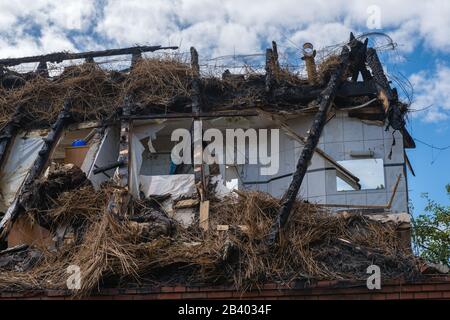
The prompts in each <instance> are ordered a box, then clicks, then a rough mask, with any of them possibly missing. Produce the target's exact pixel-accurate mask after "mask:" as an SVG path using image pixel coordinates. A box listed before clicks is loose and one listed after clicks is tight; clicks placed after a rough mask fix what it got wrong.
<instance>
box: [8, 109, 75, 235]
mask: <svg viewBox="0 0 450 320" xmlns="http://www.w3.org/2000/svg"><path fill="white" fill-rule="evenodd" d="M70 109H71V102H70V101H69V100H66V102H65V103H64V108H63V110H62V111H61V112H60V113H59V115H58V118H57V120H56V122H55V123H54V124H53V125H52V128H51V131H50V132H49V134H48V135H47V137H46V138H44V139H43V140H44V145H43V147H42V149H41V150H40V151H39V154H38V156H37V158H36V160H35V161H34V164H33V166H32V167H31V169H30V171H29V172H28V174H27V176H26V178H25V181H24V183H23V184H22V187H21V189H20V190H19V191H18V195H16V199H15V200H14V202H13V204H12V205H11V206H10V207H9V208H8V210H7V212H6V214H5V216H4V217H3V219H2V220H1V221H0V238H1V239H5V238H6V237H7V236H8V232H9V230H10V228H11V226H12V224H13V223H14V222H15V220H16V219H17V218H18V217H19V216H20V215H21V214H22V213H23V212H24V211H26V210H27V209H28V207H27V206H28V205H27V200H28V198H29V197H30V194H29V192H30V190H31V187H32V184H33V182H34V181H35V180H36V179H38V178H39V177H40V176H41V175H42V173H43V172H44V170H45V168H46V167H47V165H48V161H49V159H50V157H51V155H52V152H53V150H54V148H55V147H56V146H57V144H58V141H59V139H60V137H61V134H62V133H63V131H64V129H65V128H66V126H67V125H68V124H69V123H70V122H71V120H72V115H71V112H70Z"/></svg>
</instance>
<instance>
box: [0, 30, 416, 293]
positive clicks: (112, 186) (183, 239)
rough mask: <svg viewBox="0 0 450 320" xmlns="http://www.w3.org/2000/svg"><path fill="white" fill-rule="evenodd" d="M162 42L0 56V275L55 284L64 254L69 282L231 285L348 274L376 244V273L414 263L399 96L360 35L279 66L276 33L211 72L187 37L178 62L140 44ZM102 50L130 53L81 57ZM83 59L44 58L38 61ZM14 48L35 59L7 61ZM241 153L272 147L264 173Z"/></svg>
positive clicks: (26, 283)
mask: <svg viewBox="0 0 450 320" xmlns="http://www.w3.org/2000/svg"><path fill="white" fill-rule="evenodd" d="M307 47H308V48H309V47H310V46H307ZM163 49H173V48H163V47H160V46H156V47H139V48H126V49H118V50H108V51H103V52H89V53H80V54H52V55H46V56H39V57H29V58H22V59H6V60H0V65H2V78H1V81H2V86H1V94H2V95H3V99H1V100H0V110H2V113H1V115H0V117H1V120H2V123H3V127H2V135H1V137H0V163H1V165H2V167H1V176H0V188H1V195H2V199H1V200H2V203H1V204H2V208H3V217H2V220H1V222H0V230H1V235H2V240H3V245H4V248H3V249H7V248H9V249H8V250H6V251H2V252H0V270H1V271H0V289H9V288H12V287H15V288H17V287H19V288H34V286H36V287H49V288H60V287H64V286H65V284H66V279H65V274H66V269H67V267H68V266H70V265H77V266H79V267H80V268H81V269H82V270H83V271H84V272H85V273H84V276H83V282H82V283H81V287H80V288H79V290H76V291H74V294H75V295H85V294H88V293H90V292H92V290H95V288H97V287H98V286H99V284H105V283H116V284H117V283H119V282H125V283H128V284H129V283H132V282H136V280H138V279H139V281H144V282H145V281H147V282H153V283H155V282H157V283H162V282H164V283H179V282H182V283H187V284H202V283H211V284H213V283H214V284H215V283H230V282H231V283H233V285H235V286H236V287H237V288H239V289H242V290H244V289H245V288H248V287H249V286H250V287H251V286H257V285H258V283H259V282H260V281H286V280H288V279H293V278H302V279H305V278H320V279H324V278H325V279H341V278H351V279H360V278H362V277H365V274H366V269H365V268H367V265H368V263H369V264H370V263H373V262H374V261H375V262H376V263H377V264H378V265H381V266H383V267H384V268H385V269H384V270H386V276H388V277H392V278H394V277H396V276H398V275H403V276H406V277H415V276H417V275H418V274H419V271H418V269H417V267H416V260H415V258H414V257H413V256H412V254H411V252H410V243H409V240H408V235H409V220H408V219H406V218H405V219H404V218H402V219H397V218H398V215H401V214H406V213H407V210H408V209H407V185H406V180H405V178H404V177H405V168H406V165H405V163H406V161H407V160H406V159H405V158H404V149H405V148H411V147H414V145H413V143H412V139H411V137H410V135H409V134H408V132H407V130H406V128H405V121H404V118H405V116H406V114H407V106H406V105H405V104H404V103H403V102H402V101H401V100H400V99H399V97H398V95H397V93H396V90H395V88H391V85H390V83H389V82H388V80H387V78H386V76H385V75H384V72H383V70H382V65H381V62H380V60H379V58H378V56H377V52H376V50H374V49H372V48H368V42H367V41H366V40H365V39H362V38H356V37H355V36H354V35H353V34H352V35H351V37H350V41H349V42H348V43H347V44H346V45H344V46H342V47H341V48H340V50H341V51H340V52H338V53H337V54H334V55H331V56H329V57H328V58H327V59H324V60H323V61H319V59H316V58H315V56H314V55H308V56H307V57H305V61H307V65H308V72H307V76H306V77H302V76H301V75H299V74H296V73H295V72H292V71H290V70H288V69H285V68H283V66H281V65H280V62H279V59H278V48H277V45H276V43H275V42H274V43H273V44H272V47H271V48H269V49H268V50H267V52H266V55H265V58H266V63H265V70H264V72H262V73H261V72H250V71H249V72H246V73H245V74H233V73H231V71H230V70H225V71H224V72H223V74H222V75H221V76H217V75H208V74H205V73H204V72H202V69H201V62H199V54H198V53H197V51H196V50H195V49H194V48H192V49H191V52H190V54H191V56H190V58H191V59H190V61H189V63H187V62H186V61H183V60H182V59H180V58H179V57H177V56H176V55H174V56H165V57H164V56H159V57H155V56H152V57H145V56H143V55H142V53H143V52H145V51H150V52H153V51H156V50H163ZM115 54H132V55H133V58H132V62H133V63H132V64H131V65H130V68H127V69H126V70H104V69H102V68H100V67H99V66H98V65H97V64H96V63H95V61H94V60H93V59H94V58H96V57H97V56H111V55H115ZM80 58H82V59H86V61H85V62H84V63H83V64H80V65H76V66H70V67H66V68H65V69H64V70H63V72H62V73H60V74H59V75H56V76H53V77H52V76H51V74H49V73H48V70H46V68H47V64H46V63H47V62H61V61H63V60H66V59H80ZM27 62H40V67H39V69H38V70H37V71H36V72H30V73H25V74H23V73H18V72H15V71H13V70H11V69H10V68H9V67H10V66H13V65H18V64H21V63H27ZM358 79H359V80H362V81H358ZM176 130H182V132H183V133H184V134H185V136H187V137H188V138H189V143H188V146H187V147H186V146H185V147H184V149H182V150H181V149H180V150H181V151H182V152H181V153H180V152H179V153H178V155H181V156H180V157H181V158H182V157H183V156H189V157H187V158H189V159H191V160H192V161H191V163H181V164H180V163H177V161H175V159H174V157H173V154H174V152H173V150H174V147H175V146H176V145H177V143H179V142H180V139H181V137H182V136H183V135H182V134H178V135H176V134H175V135H174V132H175V131H176ZM208 130H213V131H208ZM227 130H242V132H243V133H245V135H244V136H243V137H242V139H241V140H242V141H243V144H244V147H242V148H241V149H240V147H239V143H238V141H239V137H234V136H232V139H233V144H232V147H231V148H230V147H229V145H230V144H229V143H228V141H227V140H226V138H227V137H228V136H227ZM249 130H250V131H249ZM251 130H255V131H251ZM256 130H259V131H256ZM235 132H236V131H234V133H235ZM212 136H214V137H215V139H212ZM205 137H206V138H205ZM208 137H209V138H208ZM217 137H222V138H224V140H223V143H222V144H217V143H218V142H219V141H218V138H217ZM274 137H276V138H277V139H273V138H274ZM253 138H255V139H256V140H252V139H253ZM251 141H256V142H254V143H252V142H251ZM211 143H216V145H219V146H220V147H216V148H215V149H214V150H215V151H214V153H213V154H207V156H211V157H213V156H217V155H218V154H219V153H223V154H227V153H228V154H231V155H232V156H233V159H234V158H236V159H239V158H240V159H243V160H244V161H243V163H231V162H230V163H227V162H220V161H218V162H216V163H205V161H204V159H205V158H207V157H206V156H205V150H208V146H210V144H211ZM263 152H265V154H264V153H263ZM25 158H26V159H25ZM253 158H255V159H256V160H259V159H261V158H264V159H269V160H273V159H277V161H278V162H277V166H276V167H277V170H276V172H275V173H274V174H270V175H267V176H263V175H261V172H264V171H263V169H267V167H269V166H270V165H271V163H269V162H267V161H266V162H264V161H262V162H261V161H260V162H258V161H256V160H255V161H254V162H252V161H251V160H252V159H253ZM22 159H25V160H22ZM253 160H254V159H253ZM355 161H360V162H358V163H359V164H360V163H362V162H364V164H363V167H364V168H366V166H367V164H366V163H367V161H370V162H376V168H375V169H374V171H373V172H371V171H370V172H369V170H364V169H361V167H360V166H354V165H350V162H353V163H355ZM17 164H20V166H17ZM369 180H370V181H369ZM337 181H345V184H347V185H349V186H350V189H351V190H347V189H345V188H343V187H342V186H340V184H339V183H338V182H337ZM336 208H337V209H340V210H334V209H336ZM345 208H346V209H345ZM343 209H345V210H343ZM351 209H355V210H356V209H358V210H356V211H355V210H353V211H352V210H351ZM360 209H361V210H360ZM364 210H366V211H367V210H369V211H370V210H371V211H370V212H369V213H371V215H363V214H361V213H368V212H364ZM375 213H377V214H379V215H374V214H375ZM392 214H393V215H392ZM380 217H381V218H380ZM386 217H388V218H386ZM392 217H394V218H392ZM396 217H397V218H396ZM402 217H404V216H402ZM383 219H384V220H383ZM380 220H382V221H380ZM361 230H363V232H362V231H361ZM405 239H406V240H405ZM14 247H15V249H14ZM262 257H264V259H262ZM363 266H364V268H363ZM18 271H20V272H18Z"/></svg>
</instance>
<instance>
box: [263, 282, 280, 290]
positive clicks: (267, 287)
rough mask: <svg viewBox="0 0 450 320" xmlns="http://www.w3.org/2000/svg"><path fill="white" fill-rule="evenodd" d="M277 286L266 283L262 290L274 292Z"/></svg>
mask: <svg viewBox="0 0 450 320" xmlns="http://www.w3.org/2000/svg"><path fill="white" fill-rule="evenodd" d="M277 286H278V285H277V284H276V283H267V284H265V285H264V287H263V288H264V290H274V289H276V288H277Z"/></svg>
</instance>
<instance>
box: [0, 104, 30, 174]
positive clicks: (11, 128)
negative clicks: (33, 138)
mask: <svg viewBox="0 0 450 320" xmlns="http://www.w3.org/2000/svg"><path fill="white" fill-rule="evenodd" d="M23 118H24V113H23V107H22V106H19V107H18V108H17V109H16V111H15V112H14V114H13V116H12V118H11V120H9V121H8V123H6V125H5V126H4V127H3V128H2V130H1V133H0V170H1V168H2V167H3V164H4V163H5V161H6V157H7V155H8V152H9V149H10V147H11V145H12V144H13V142H14V137H15V136H16V134H17V132H18V131H19V129H20V127H21V126H22V122H23Z"/></svg>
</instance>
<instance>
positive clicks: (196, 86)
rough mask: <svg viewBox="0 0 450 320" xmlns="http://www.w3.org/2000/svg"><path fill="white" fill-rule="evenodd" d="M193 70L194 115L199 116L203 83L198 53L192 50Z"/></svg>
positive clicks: (192, 94)
mask: <svg viewBox="0 0 450 320" xmlns="http://www.w3.org/2000/svg"><path fill="white" fill-rule="evenodd" d="M191 69H192V89H191V90H192V93H191V98H192V113H193V114H198V113H200V111H201V105H200V104H201V81H200V65H199V63H198V52H197V50H195V48H194V47H192V48H191Z"/></svg>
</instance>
